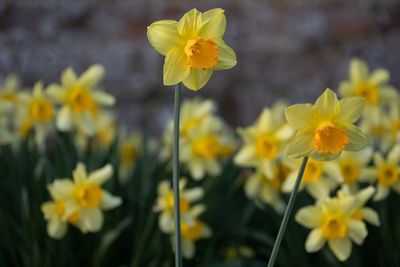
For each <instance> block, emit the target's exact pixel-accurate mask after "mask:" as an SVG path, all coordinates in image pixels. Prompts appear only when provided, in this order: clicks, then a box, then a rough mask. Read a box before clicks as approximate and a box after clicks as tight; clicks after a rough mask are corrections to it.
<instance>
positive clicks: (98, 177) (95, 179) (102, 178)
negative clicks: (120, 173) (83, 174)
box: [87, 164, 113, 185]
mask: <svg viewBox="0 0 400 267" xmlns="http://www.w3.org/2000/svg"><path fill="white" fill-rule="evenodd" d="M112 175H113V167H112V165H111V164H107V165H105V166H104V167H103V168H101V169H98V170H96V171H94V172H92V173H90V174H89V177H88V178H87V180H88V182H90V183H93V184H97V185H102V184H104V183H105V182H106V181H108V180H109V179H110V178H111V177H112Z"/></svg>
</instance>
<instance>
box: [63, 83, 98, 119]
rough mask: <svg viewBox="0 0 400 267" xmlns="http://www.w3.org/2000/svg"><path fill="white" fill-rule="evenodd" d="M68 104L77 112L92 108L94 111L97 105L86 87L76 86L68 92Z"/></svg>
mask: <svg viewBox="0 0 400 267" xmlns="http://www.w3.org/2000/svg"><path fill="white" fill-rule="evenodd" d="M67 101H68V104H69V105H70V106H71V107H72V109H73V110H74V111H75V112H77V113H82V112H83V111H85V110H90V111H91V112H92V113H93V111H94V110H93V109H94V107H95V105H94V103H93V99H92V96H91V94H90V92H89V91H88V90H86V89H82V88H79V87H75V88H73V89H71V90H70V92H69V93H68V100H67Z"/></svg>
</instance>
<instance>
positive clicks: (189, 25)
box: [177, 8, 202, 38]
mask: <svg viewBox="0 0 400 267" xmlns="http://www.w3.org/2000/svg"><path fill="white" fill-rule="evenodd" d="M201 26H202V17H201V12H199V11H198V10H197V9H195V8H193V9H192V10H190V11H189V12H187V13H186V14H185V15H183V17H182V18H181V19H180V20H179V22H178V25H177V27H178V33H179V35H181V36H183V37H186V38H194V37H197V36H198V32H199V30H200V29H201Z"/></svg>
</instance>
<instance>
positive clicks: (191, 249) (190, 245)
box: [182, 239, 196, 259]
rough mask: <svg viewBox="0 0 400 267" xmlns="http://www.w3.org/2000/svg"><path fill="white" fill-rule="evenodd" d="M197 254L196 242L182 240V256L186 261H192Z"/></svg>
mask: <svg viewBox="0 0 400 267" xmlns="http://www.w3.org/2000/svg"><path fill="white" fill-rule="evenodd" d="M195 252H196V247H195V245H194V242H193V241H191V240H187V239H183V240H182V255H183V257H184V258H185V259H192V258H193V257H194V253H195Z"/></svg>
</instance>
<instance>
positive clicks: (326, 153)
mask: <svg viewBox="0 0 400 267" xmlns="http://www.w3.org/2000/svg"><path fill="white" fill-rule="evenodd" d="M364 102H365V101H364V99H363V98H361V97H348V98H344V99H342V100H340V101H339V100H338V99H337V96H336V94H335V93H334V92H333V91H331V90H329V89H326V90H325V92H324V93H323V94H322V95H321V96H320V97H319V98H318V99H317V101H316V102H315V104H314V105H311V104H297V105H293V106H290V107H288V108H287V109H286V119H287V121H288V123H289V126H290V127H291V128H292V129H293V130H296V131H297V133H296V136H295V137H294V138H293V139H292V140H291V141H290V143H289V144H288V145H287V148H286V155H287V156H289V157H302V156H311V157H312V158H314V159H317V160H332V159H334V158H337V157H338V156H339V155H340V153H341V152H342V151H344V150H346V151H358V150H361V149H362V148H364V147H365V146H366V145H367V138H366V136H365V135H364V134H363V133H362V132H361V130H360V129H359V128H357V127H356V126H355V125H354V123H355V122H356V121H357V120H358V119H359V118H360V116H361V114H362V112H363V108H364Z"/></svg>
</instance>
